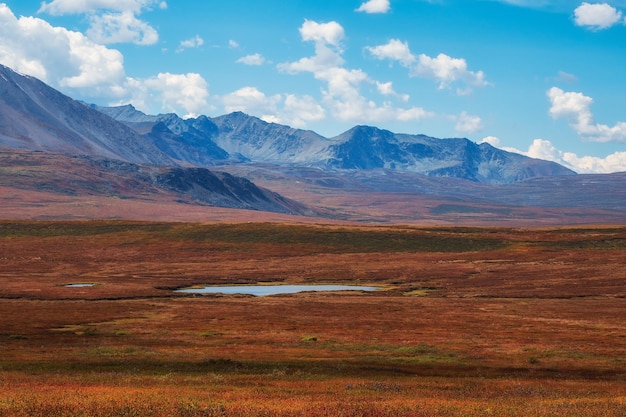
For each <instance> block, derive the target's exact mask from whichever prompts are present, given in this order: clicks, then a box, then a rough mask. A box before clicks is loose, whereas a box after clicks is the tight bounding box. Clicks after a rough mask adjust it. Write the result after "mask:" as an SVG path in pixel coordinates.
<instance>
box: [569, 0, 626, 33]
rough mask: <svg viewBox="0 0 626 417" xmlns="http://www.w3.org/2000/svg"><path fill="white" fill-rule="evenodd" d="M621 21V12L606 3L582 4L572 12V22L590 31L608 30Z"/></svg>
mask: <svg viewBox="0 0 626 417" xmlns="http://www.w3.org/2000/svg"><path fill="white" fill-rule="evenodd" d="M621 20H622V12H620V11H618V10H617V9H616V8H615V7H613V6H611V5H610V4H607V3H596V4H590V3H587V2H583V3H582V4H581V5H580V6H578V7H577V8H576V10H574V22H575V23H576V24H577V25H578V26H585V27H588V28H590V29H592V30H602V29H607V28H610V27H611V26H613V25H615V24H617V23H619V22H620V21H621Z"/></svg>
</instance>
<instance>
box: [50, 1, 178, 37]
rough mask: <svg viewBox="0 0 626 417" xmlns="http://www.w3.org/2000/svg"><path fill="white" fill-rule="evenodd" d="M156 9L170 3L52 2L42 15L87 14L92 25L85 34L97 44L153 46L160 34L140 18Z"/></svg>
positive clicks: (164, 7) (163, 7)
mask: <svg viewBox="0 0 626 417" xmlns="http://www.w3.org/2000/svg"><path fill="white" fill-rule="evenodd" d="M154 7H158V8H160V9H166V8H167V3H166V2H165V1H159V0H53V1H51V2H49V3H46V2H43V3H42V5H41V7H40V9H39V12H44V13H48V14H51V15H55V16H61V15H67V14H86V15H87V16H88V19H89V23H90V27H89V29H88V30H87V32H86V34H87V36H88V37H89V38H91V39H92V40H93V41H95V42H98V43H103V44H111V43H134V44H137V45H153V44H155V43H157V42H158V39H159V35H158V33H157V31H156V30H155V29H154V28H153V27H152V26H150V25H149V24H148V23H146V22H144V21H142V20H140V19H138V18H137V16H138V15H139V14H141V12H142V11H143V10H150V9H152V8H154Z"/></svg>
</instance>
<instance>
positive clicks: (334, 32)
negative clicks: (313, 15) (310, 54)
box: [300, 20, 345, 46]
mask: <svg viewBox="0 0 626 417" xmlns="http://www.w3.org/2000/svg"><path fill="white" fill-rule="evenodd" d="M300 35H301V36H302V40H303V41H313V42H322V43H325V44H329V45H333V46H339V44H340V42H341V41H342V40H343V39H344V36H345V33H344V30H343V27H342V26H341V25H340V24H339V23H337V22H334V21H333V22H328V23H318V22H314V21H312V20H305V21H304V24H303V25H302V26H301V27H300Z"/></svg>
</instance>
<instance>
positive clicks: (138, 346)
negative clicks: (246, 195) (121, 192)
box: [0, 221, 626, 417]
mask: <svg viewBox="0 0 626 417" xmlns="http://www.w3.org/2000/svg"><path fill="white" fill-rule="evenodd" d="M625 266H626V229H624V227H577V228H565V227H561V228H555V229H510V228H478V227H472V228H459V227H407V226H347V225H334V226H333V225H319V224H315V225H296V224H280V223H230V224H216V223H214V224H206V223H203V224H200V223H183V222H178V223H163V222H162V223H151V222H120V221H115V222H113V221H87V222H76V221H62V222H61V221H55V222H52V221H46V222H41V221H39V222H33V221H20V222H16V221H2V222H0V267H1V268H0V315H1V316H2V317H3V320H2V322H1V323H0V347H1V348H2V355H0V388H1V389H0V415H1V416H13V417H21V416H28V417H33V416H35V417H37V416H51V415H59V416H66V415H81V414H83V415H84V414H88V415H90V416H93V417H105V416H113V415H115V416H120V415H141V416H150V417H165V416H167V417H170V416H181V417H182V416H187V417H189V416H191V417H200V416H222V417H234V416H238V417H240V416H250V417H261V416H268V415H272V416H288V417H295V416H300V417H309V416H311V417H313V416H316V417H319V416H329V417H330V416H333V417H336V416H345V417H356V416H371V417H379V416H381V417H382V416H390V415H393V416H399V417H416V416H417V417H426V416H459V417H460V416H463V417H467V416H490V415H497V416H504V415H506V416H512V417H515V416H520V417H521V416H524V417H534V416H537V417H538V416H548V415H549V416H554V417H565V416H568V417H569V416H588V417H618V416H623V415H624V412H625V411H626V402H625V401H624V398H625V397H626V383H625V381H626V379H625V376H626V361H625V360H624V358H625V357H626V356H625V355H626V339H625V338H624V334H625V332H626V326H625V324H624V323H625V320H626V316H625V314H626V310H625V309H624V297H626V291H625V289H624V285H623V283H624V280H625V279H626V267H625ZM320 283H332V284H349V285H354V284H357V285H373V286H378V287H380V290H378V291H375V292H328V293H315V292H306V293H299V294H291V295H276V296H266V297H254V296H244V295H220V294H208V295H188V294H182V293H176V292H174V291H173V290H174V289H176V288H180V287H186V286H190V285H207V284H217V285H219V284H222V285H236V284H261V285H263V284H320ZM68 284H90V285H92V286H91V287H67V285H68Z"/></svg>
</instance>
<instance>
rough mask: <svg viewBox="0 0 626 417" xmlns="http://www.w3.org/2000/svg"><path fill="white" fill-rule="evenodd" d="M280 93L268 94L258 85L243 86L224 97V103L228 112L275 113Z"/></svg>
mask: <svg viewBox="0 0 626 417" xmlns="http://www.w3.org/2000/svg"><path fill="white" fill-rule="evenodd" d="M280 100H281V97H280V95H275V96H272V97H268V96H266V95H265V94H264V93H263V92H261V91H260V90H259V89H257V88H256V87H242V88H240V89H239V90H237V91H233V92H232V93H230V94H227V95H225V96H223V97H222V104H223V105H224V109H225V110H226V112H227V113H232V112H235V111H241V112H244V113H248V114H254V115H262V114H265V113H270V114H275V113H276V108H277V104H278V103H279V102H280Z"/></svg>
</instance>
